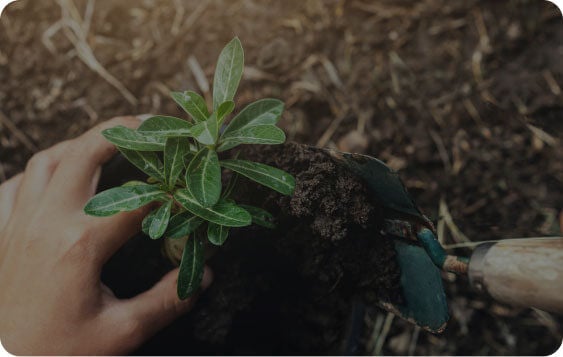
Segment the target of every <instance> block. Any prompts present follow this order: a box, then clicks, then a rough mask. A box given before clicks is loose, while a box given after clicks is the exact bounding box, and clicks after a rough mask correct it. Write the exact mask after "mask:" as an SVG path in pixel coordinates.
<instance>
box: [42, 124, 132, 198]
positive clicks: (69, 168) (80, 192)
mask: <svg viewBox="0 0 563 357" xmlns="http://www.w3.org/2000/svg"><path fill="white" fill-rule="evenodd" d="M140 123H141V122H140V121H139V119H137V118H136V117H132V116H128V117H117V118H113V119H111V120H108V121H106V122H103V123H101V124H99V125H97V126H95V127H94V128H92V129H90V130H89V131H87V132H86V133H84V134H82V135H81V136H80V137H78V138H76V139H75V140H73V142H72V145H69V147H68V150H67V152H66V155H65V157H63V158H62V160H61V162H60V163H59V166H58V167H57V169H56V171H55V173H54V174H53V178H52V180H51V185H50V186H51V187H50V191H51V192H55V193H56V194H57V195H59V199H62V200H64V201H66V202H65V204H70V203H71V202H73V203H76V204H77V205H80V206H82V205H83V204H84V203H85V202H86V201H87V200H88V199H89V198H90V195H91V194H92V192H91V187H92V186H95V183H96V182H95V181H97V180H98V178H99V175H98V174H97V173H98V172H99V169H100V166H101V165H102V164H103V163H105V162H106V161H108V160H109V159H110V158H111V157H112V156H113V155H114V154H115V153H116V148H115V146H114V145H113V144H111V143H110V142H108V141H107V140H106V139H105V138H104V137H103V135H102V131H103V130H105V129H108V128H112V127H114V126H117V125H123V126H125V127H128V128H132V129H134V128H137V127H138V126H139V124H140ZM61 193H63V196H62V197H61ZM69 200H70V201H69Z"/></svg>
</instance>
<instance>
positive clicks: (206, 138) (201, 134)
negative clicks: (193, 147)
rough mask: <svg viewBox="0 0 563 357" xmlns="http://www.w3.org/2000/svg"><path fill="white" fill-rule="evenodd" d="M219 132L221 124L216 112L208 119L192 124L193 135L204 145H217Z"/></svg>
mask: <svg viewBox="0 0 563 357" xmlns="http://www.w3.org/2000/svg"><path fill="white" fill-rule="evenodd" d="M218 132H219V126H218V124H217V118H216V116H215V113H214V114H211V116H210V117H209V119H207V120H206V121H203V122H201V123H199V124H196V125H194V126H192V135H193V137H194V138H195V139H196V140H197V141H199V142H200V143H202V144H203V145H215V143H216V142H217V135H218Z"/></svg>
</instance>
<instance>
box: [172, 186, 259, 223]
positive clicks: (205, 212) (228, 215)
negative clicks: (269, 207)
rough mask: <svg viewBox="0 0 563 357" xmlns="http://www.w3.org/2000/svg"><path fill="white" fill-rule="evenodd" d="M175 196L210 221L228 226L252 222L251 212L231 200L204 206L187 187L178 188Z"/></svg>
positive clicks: (193, 211)
mask: <svg viewBox="0 0 563 357" xmlns="http://www.w3.org/2000/svg"><path fill="white" fill-rule="evenodd" d="M174 198H175V199H176V201H178V202H179V203H180V204H181V205H182V206H183V207H184V208H185V209H187V210H188V211H190V212H191V213H193V214H195V215H196V216H199V217H201V218H203V219H205V220H207V221H209V222H213V223H217V224H220V225H223V226H227V227H244V226H248V225H249V224H251V223H252V217H251V216H250V213H248V212H247V211H245V210H244V209H243V208H240V207H239V206H237V205H235V204H234V203H231V202H226V201H219V203H217V204H216V205H215V206H213V207H203V206H202V205H201V204H200V203H199V202H198V201H197V200H196V199H195V197H193V195H192V194H191V192H190V191H189V190H187V189H182V190H177V191H176V193H175V194H174Z"/></svg>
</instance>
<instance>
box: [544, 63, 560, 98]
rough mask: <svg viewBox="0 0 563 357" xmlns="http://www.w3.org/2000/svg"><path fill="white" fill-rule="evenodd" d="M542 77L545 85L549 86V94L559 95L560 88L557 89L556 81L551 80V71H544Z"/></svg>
mask: <svg viewBox="0 0 563 357" xmlns="http://www.w3.org/2000/svg"><path fill="white" fill-rule="evenodd" d="M542 75H543V78H544V79H545V81H546V82H547V85H548V86H549V89H550V90H551V93H553V94H554V95H559V94H561V87H559V84H557V81H556V80H555V78H553V74H551V71H550V70H547V69H546V70H544V71H543V72H542Z"/></svg>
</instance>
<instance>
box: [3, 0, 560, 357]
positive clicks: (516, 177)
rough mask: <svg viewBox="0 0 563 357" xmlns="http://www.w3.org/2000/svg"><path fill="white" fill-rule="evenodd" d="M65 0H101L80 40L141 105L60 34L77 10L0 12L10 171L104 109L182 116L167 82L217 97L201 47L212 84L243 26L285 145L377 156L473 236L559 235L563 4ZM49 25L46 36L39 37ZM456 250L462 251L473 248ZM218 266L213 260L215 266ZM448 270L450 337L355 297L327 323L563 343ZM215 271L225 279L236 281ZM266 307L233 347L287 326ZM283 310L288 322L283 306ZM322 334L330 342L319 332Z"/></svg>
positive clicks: (80, 4) (249, 81)
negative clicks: (278, 103) (361, 305)
mask: <svg viewBox="0 0 563 357" xmlns="http://www.w3.org/2000/svg"><path fill="white" fill-rule="evenodd" d="M70 3H74V4H75V5H76V11H75V13H76V14H79V16H81V17H82V18H86V16H85V13H86V9H87V7H88V6H87V4H88V3H90V4H94V7H93V11H92V17H91V22H90V23H91V25H90V27H89V29H88V32H87V33H86V34H85V35H84V38H85V42H86V43H87V44H88V46H90V48H91V49H92V53H93V54H94V56H95V58H96V59H97V60H98V62H99V63H100V64H101V65H102V66H103V67H104V68H105V69H106V70H107V71H108V72H109V73H110V74H112V75H113V76H114V77H115V78H116V79H117V80H118V81H120V82H121V83H122V84H123V86H124V87H126V88H127V89H128V90H129V91H130V92H131V93H132V95H133V96H134V97H135V98H136V104H133V103H132V102H131V100H130V99H129V100H128V99H126V98H125V96H124V95H123V94H122V93H121V92H120V91H118V90H117V89H116V88H115V87H114V86H112V85H110V84H108V82H107V81H106V80H104V79H103V78H102V77H101V76H100V75H99V74H97V73H96V72H94V71H92V70H91V69H90V67H89V66H88V65H87V61H86V60H85V59H84V58H81V57H80V56H78V55H77V52H76V50H75V48H74V45H73V44H72V42H71V41H70V40H69V35H68V33H67V32H66V31H64V30H60V31H51V30H53V29H56V27H51V26H54V25H56V24H57V21H59V20H61V19H63V18H65V19H66V20H68V17H69V14H63V13H61V8H60V6H59V5H58V2H55V1H31V0H20V1H18V2H15V3H12V4H11V5H10V6H9V7H8V8H7V9H6V10H5V11H4V13H3V14H2V17H1V18H0V148H1V149H0V182H1V181H4V180H5V179H6V178H8V177H11V176H12V175H14V174H16V173H17V172H19V171H21V170H23V168H24V167H25V163H26V161H27V160H28V159H29V158H30V156H31V155H32V154H33V153H34V152H36V151H37V150H40V149H44V148H47V147H49V146H51V145H53V144H54V143H56V142H58V141H60V140H63V139H66V138H71V137H75V136H76V135H78V134H80V133H82V132H83V131H84V130H86V129H87V128H89V127H91V126H92V125H94V124H95V123H97V122H100V121H102V120H105V119H107V118H109V117H112V116H115V115H123V114H137V113H155V114H167V115H177V116H182V115H183V114H182V113H181V112H180V110H179V109H178V108H177V107H176V105H175V104H174V102H173V101H172V100H171V99H170V98H169V96H168V92H169V91H170V90H184V89H192V90H196V91H199V92H205V86H201V85H200V84H198V82H197V80H196V77H195V75H194V70H193V62H194V60H195V61H196V62H198V63H199V65H200V67H201V69H202V71H203V74H204V77H206V79H207V81H208V82H209V83H210V82H212V75H213V70H214V65H215V61H216V58H217V54H218V53H219V51H220V49H221V48H222V46H224V44H225V43H227V42H228V41H229V40H230V39H231V38H232V37H233V36H234V35H238V36H239V37H240V38H241V40H242V43H243V45H244V48H245V57H246V64H247V66H248V67H247V69H246V72H245V77H244V78H243V81H242V82H241V86H240V90H239V94H238V95H237V97H236V102H237V108H242V107H243V106H244V105H246V104H248V103H250V102H251V101H254V100H256V99H258V98H263V97H274V98H280V99H282V100H283V101H284V102H285V103H286V111H285V112H284V114H283V116H282V119H281V121H280V125H281V126H283V128H284V130H285V131H286V133H287V136H288V138H289V139H290V140H292V141H295V142H299V143H306V144H312V145H317V146H320V147H332V148H340V149H342V150H345V151H353V152H359V153H365V154H368V155H371V156H374V157H377V158H379V159H381V160H383V161H384V162H386V163H387V164H388V165H390V166H391V167H393V168H394V169H396V170H399V172H400V175H401V178H402V179H403V181H404V182H405V184H406V186H407V188H408V189H409V192H411V194H412V195H413V196H414V197H415V199H416V201H417V203H418V204H419V205H420V206H421V208H422V210H423V211H424V212H425V213H426V214H427V215H428V216H429V217H430V218H431V219H432V220H433V221H434V223H435V224H436V225H437V226H438V227H440V226H441V225H442V224H444V222H445V220H444V219H443V217H445V216H447V214H449V215H451V217H452V220H453V223H454V224H455V226H456V227H457V229H458V230H459V231H460V232H462V233H463V234H464V235H465V237H467V238H468V239H469V240H471V241H473V242H477V241H482V240H496V239H503V238H508V237H537V236H545V235H556V234H560V233H559V227H558V224H557V215H558V213H559V211H560V210H561V209H562V208H563V191H562V190H561V187H562V184H563V147H562V140H561V137H562V133H563V124H562V123H563V121H562V120H561V116H562V114H563V104H562V103H563V97H562V90H561V88H562V87H563V61H561V58H562V57H563V49H562V47H561V43H562V39H563V26H562V21H561V12H560V11H559V10H558V9H557V8H556V7H555V6H554V5H553V4H551V3H550V2H548V1H536V0H518V1H512V0H505V1H489V0H482V1H480V0H467V1H449V0H422V1H407V0H379V1H366V0H349V1H342V0H326V1H325V0H288V1H275V0H269V1H267V0H264V1H249V0H232V1H224V0H213V1H168V0H147V1H142V2H125V1H116V0H96V1H91V0H73V1H71V2H70ZM83 22H84V21H83ZM79 27H80V26H79ZM85 27H86V26H83V27H82V28H85ZM67 30H68V29H67ZM50 32H52V36H51V37H50V40H51V43H52V46H49V43H48V42H46V41H45V38H48V36H47V35H49V33H50ZM190 58H191V62H190V63H192V66H190V65H189V63H188V59H190ZM204 94H205V95H206V96H207V97H209V95H210V93H209V91H208V92H207V93H204ZM239 110H240V109H239ZM10 124H11V125H10ZM313 179H314V178H313V177H311V180H313ZM305 208H306V209H305V211H304V216H303V217H301V218H302V219H305V220H306V219H311V217H309V216H308V213H306V212H307V210H308V209H313V208H314V207H310V208H307V207H305ZM315 209H316V208H315ZM312 223H313V222H311V224H312ZM331 223H332V222H331ZM361 225H362V223H360V224H359V226H361ZM444 226H445V228H444V229H443V234H442V236H441V237H440V238H441V239H442V240H443V242H444V244H445V245H446V246H447V247H451V245H453V244H460V243H464V238H463V237H464V236H461V235H459V234H454V233H452V232H455V229H452V228H455V227H448V225H444ZM450 226H451V225H450ZM325 228H326V229H327V232H338V231H342V228H341V226H340V225H339V223H338V222H336V223H335V224H334V225H331V226H330V227H329V226H326V227H325V226H324V225H318V227H317V229H316V232H319V233H320V232H321V231H322V230H324V229H325ZM288 229H290V227H288ZM311 230H313V228H311ZM349 233H350V232H349ZM268 237H269V235H268V234H266V238H268ZM297 238H300V239H301V240H304V239H307V237H295V239H297ZM248 239H250V238H248ZM142 241H143V242H144V243H143V244H147V245H150V244H153V243H154V242H145V241H144V240H142ZM233 241H234V240H233ZM319 241H321V242H326V244H328V242H330V240H327V239H323V240H319ZM346 242H347V239H341V240H339V241H334V242H331V243H330V244H346ZM261 243H262V244H265V243H264V239H262V240H260V239H258V238H256V239H255V241H254V244H249V245H248V246H246V245H245V246H244V247H241V250H242V251H241V252H236V254H235V252H234V251H233V252H232V254H233V259H234V258H235V257H238V256H239V255H240V254H243V255H244V257H245V262H246V261H247V260H248V261H250V262H252V261H254V260H256V259H260V257H261V255H259V254H258V252H260V253H261V254H264V253H263V252H265V251H267V249H268V248H267V247H263V246H261V245H260V244H261ZM228 244H231V243H228ZM464 244H465V243H464ZM158 249H159V248H158V246H157V247H156V250H158ZM448 251H449V252H452V253H456V254H462V255H468V254H470V253H471V246H470V247H468V248H467V247H466V248H448ZM149 252H150V250H149ZM239 253H240V254H239ZM297 253H301V252H297ZM218 254H221V253H218ZM256 255H257V256H256ZM141 258H142V256H141V257H139V256H137V257H136V259H141ZM146 258H147V261H146V262H145V264H144V267H143V268H144V269H142V270H134V269H131V271H128V272H127V274H128V275H127V274H125V272H124V273H123V276H124V277H126V276H128V277H129V279H131V280H133V281H135V284H139V286H141V285H143V287H145V288H148V287H149V286H150V283H151V282H152V281H154V279H157V278H158V276H159V274H162V272H163V271H164V270H166V269H167V267H160V268H158V267H157V266H154V265H153V264H154V263H152V262H151V260H150V259H148V257H146ZM285 259H286V258H283V259H281V260H282V261H286V260H285ZM239 264H243V262H241V263H239ZM244 264H246V263H244ZM249 264H250V263H249ZM264 264H271V265H272V266H276V264H278V263H277V261H272V262H264ZM280 266H283V264H281V263H280ZM159 269H160V270H159ZM237 269H238V268H237ZM283 269H284V270H285V271H288V270H287V269H286V267H283ZM329 270H330V269H329ZM250 271H251V272H252V274H254V275H256V276H260V272H259V271H253V270H250ZM280 271H281V270H280ZM221 274H222V273H221V272H219V273H217V272H216V276H217V279H220V278H221V277H220V275H221ZM252 274H251V275H252ZM331 274H332V273H331ZM280 276H281V273H280ZM331 277H333V276H332V275H331ZM264 279H266V278H264ZM280 279H281V278H280ZM266 280H267V279H266ZM218 281H219V280H217V282H218ZM281 281H282V282H283V279H282V280H281ZM444 281H445V287H446V290H447V296H448V300H449V305H450V310H451V316H452V319H451V320H450V323H449V325H448V327H447V329H446V331H445V332H444V333H443V334H442V335H440V336H435V335H432V334H429V333H426V332H424V331H419V330H418V329H417V328H415V327H414V326H412V325H411V324H409V323H407V322H405V321H402V320H400V319H398V318H393V317H392V316H391V315H386V313H384V312H382V311H381V310H379V309H378V308H376V307H373V306H368V307H367V308H366V309H365V310H363V311H362V309H353V308H352V306H350V304H349V299H343V300H342V301H340V303H339V304H340V306H342V309H340V310H338V309H337V310H336V311H335V312H334V314H333V315H331V316H329V317H326V316H324V317H322V319H328V320H327V321H329V322H330V321H343V319H341V318H340V317H341V316H342V315H343V314H344V313H343V311H347V313H346V314H348V312H349V311H352V310H353V311H355V312H356V314H359V315H361V316H362V318H361V319H360V321H365V324H364V325H363V328H364V331H366V333H365V341H364V343H363V350H367V352H368V353H370V354H373V353H376V354H401V355H404V354H416V355H460V354H461V355H475V354H493V355H515V354H522V355H526V354H528V355H537V354H549V353H551V352H552V351H554V350H555V349H557V347H558V346H560V345H561V340H562V336H563V332H562V328H561V326H562V320H561V318H560V317H557V316H554V315H551V314H544V313H541V312H538V311H534V310H530V309H521V308H513V307H509V306H506V305H503V304H500V303H497V302H495V301H492V300H490V299H488V298H486V297H482V296H479V295H477V294H475V293H474V292H472V291H471V289H470V288H469V286H468V284H467V281H466V280H465V279H460V278H458V277H454V276H451V275H449V274H444ZM220 284H224V285H225V287H224V288H223V289H225V290H227V289H230V288H229V286H231V285H230V284H235V282H231V281H226V280H223V282H221V283H220ZM241 284H242V283H241ZM247 284H250V283H249V282H247ZM264 284H266V283H264ZM339 286H340V283H339V284H338V285H337V288H336V289H338V288H339ZM215 289H220V287H219V285H217V287H216V288H215ZM233 289H234V288H233ZM299 291H300V292H304V293H305V292H307V293H308V291H307V290H306V289H305V290H303V289H301V290H299ZM129 293H132V292H131V291H130V292H129ZM304 293H303V294H304ZM286 294H287V295H291V297H293V298H294V299H295V300H297V302H296V304H298V303H299V301H301V300H300V298H301V297H302V296H303V294H301V295H299V294H298V290H290V291H287V292H286ZM322 304H323V302H322V301H321V302H319V303H318V304H315V305H314V306H315V307H316V306H317V305H322ZM237 306H238V305H236V304H231V305H230V307H231V309H233V310H235V309H237ZM355 306H357V304H356V305H355ZM314 311H315V310H312V311H311V312H307V313H304V316H305V315H307V314H311V315H312V314H313V313H314ZM190 316H191V315H188V316H187V317H186V319H185V320H188V319H190V318H192V317H190ZM266 316H268V315H267V314H260V313H257V314H256V316H255V319H253V320H252V319H247V320H245V322H240V321H239V322H238V323H237V324H235V326H236V327H237V331H240V333H239V334H238V335H237V336H231V337H230V338H231V339H230V340H229V342H228V343H231V344H232V345H233V344H235V342H234V341H236V340H234V339H235V338H236V339H240V341H243V340H244V338H246V341H247V345H248V344H250V343H251V341H250V339H254V343H262V342H261V341H262V340H260V338H254V337H253V336H248V335H245V336H246V337H243V336H242V335H243V332H245V329H244V328H243V327H241V326H249V325H250V324H255V325H260V326H267V327H268V328H270V329H272V330H274V331H278V330H279V329H280V328H281V327H279V326H284V328H285V326H286V325H283V324H281V325H280V324H278V322H277V320H275V319H273V320H268V321H264V319H266ZM277 317H279V318H281V319H283V317H284V316H283V311H278V312H277ZM194 319H195V318H194ZM215 319H219V320H221V319H223V317H222V316H215ZM229 319H230V318H229ZM229 319H227V318H224V321H230V320H229ZM331 319H332V320H331ZM386 319H387V322H388V323H387V324H386V323H384V322H385V321H386ZM231 320H232V319H231ZM229 323H230V322H229ZM245 324H246V325H245ZM186 325H187V324H186ZM227 325H228V324H227V323H226V322H225V326H227ZM386 326H387V327H388V328H387V327H386ZM264 330H266V328H264ZM289 330H291V329H289ZM192 331H193V330H192ZM317 332H318V331H317ZM196 333H198V332H194V335H195V334H196ZM164 334H165V333H164ZM164 334H161V335H160V336H161V338H162V336H163V335H164ZM185 335H186V333H182V336H185ZM171 336H174V334H172V333H171ZM317 336H318V338H319V339H322V338H325V337H324V336H322V332H318V333H317ZM194 338H195V337H194ZM170 339H172V338H170ZM336 339H337V338H336V337H335V338H334V340H336ZM241 343H242V342H241ZM151 346H152V347H151V348H152V351H153V353H155V354H160V353H164V352H161V350H160V349H159V348H164V347H163V346H159V345H158V344H157V343H154V344H152V345H151ZM198 348H199V347H198ZM327 349H328V348H327ZM199 350H204V349H203V347H201V348H199ZM280 350H281V349H280ZM325 350H326V349H325Z"/></svg>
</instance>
